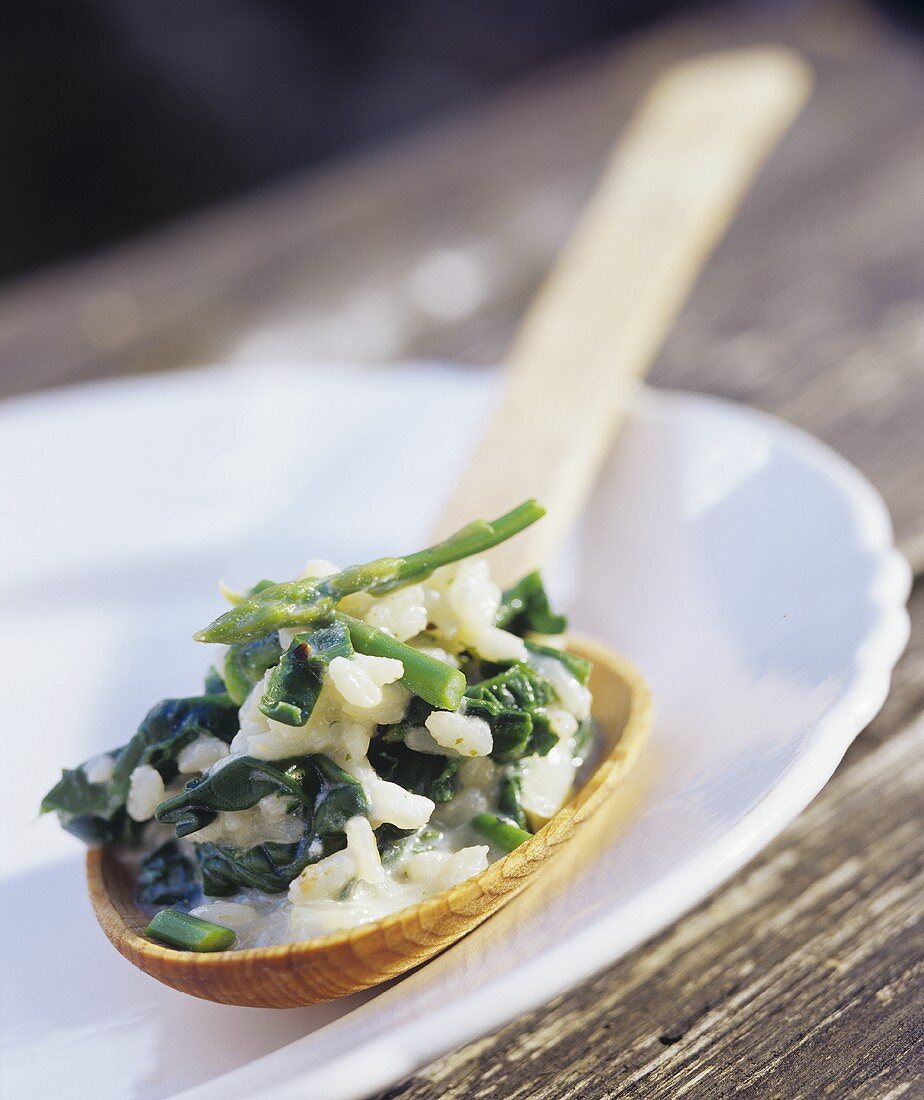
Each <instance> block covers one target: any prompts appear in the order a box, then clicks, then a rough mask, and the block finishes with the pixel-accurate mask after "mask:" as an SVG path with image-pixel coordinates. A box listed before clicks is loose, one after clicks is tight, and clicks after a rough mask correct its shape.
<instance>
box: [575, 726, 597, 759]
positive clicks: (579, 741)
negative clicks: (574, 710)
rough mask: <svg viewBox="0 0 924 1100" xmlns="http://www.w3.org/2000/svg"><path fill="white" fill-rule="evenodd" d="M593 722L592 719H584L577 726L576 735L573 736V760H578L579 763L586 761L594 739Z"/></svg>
mask: <svg viewBox="0 0 924 1100" xmlns="http://www.w3.org/2000/svg"><path fill="white" fill-rule="evenodd" d="M594 732H595V731H594V721H593V718H585V719H584V721H583V722H580V723H579V724H578V728H577V733H575V735H574V742H573V744H574V749H573V751H574V758H575V759H576V760H580V761H581V763H583V762H584V760H586V759H587V756H588V750H589V749H590V747H591V744H592V743H593V737H594Z"/></svg>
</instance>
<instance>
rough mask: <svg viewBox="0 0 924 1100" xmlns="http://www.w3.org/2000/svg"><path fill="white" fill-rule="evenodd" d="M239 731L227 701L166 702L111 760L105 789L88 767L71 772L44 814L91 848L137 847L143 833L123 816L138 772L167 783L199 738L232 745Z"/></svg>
mask: <svg viewBox="0 0 924 1100" xmlns="http://www.w3.org/2000/svg"><path fill="white" fill-rule="evenodd" d="M237 728H238V722H237V708H236V707H235V706H234V704H233V703H232V702H231V700H230V699H229V698H228V696H227V695H224V694H219V695H198V696H193V697H192V698H189V699H165V700H164V701H163V702H161V703H158V704H157V706H156V707H154V708H153V709H152V710H151V711H150V712H149V713H148V714H147V716H146V717H145V719H144V721H143V722H142V723H141V725H140V726H139V727H138V731H137V732H136V733H135V735H134V737H132V739H131V741H129V743H128V744H127V745H124V746H123V747H122V748H120V749H117V750H116V751H115V752H113V753H112V754H111V755H112V756H114V757H115V767H114V768H113V772H112V777H111V779H109V781H108V782H107V783H91V782H90V781H89V780H88V779H87V775H86V772H85V770H84V767H85V766H82V767H80V768H75V769H73V770H67V771H65V772H64V773H63V774H62V776H61V779H60V780H59V782H58V783H57V784H56V785H55V786H54V787H52V789H51V790H50V791H49V792H48V794H46V795H45V797H44V799H43V800H42V807H41V808H42V813H47V812H49V811H50V810H57V811H58V813H59V814H60V817H61V824H62V825H63V826H64V828H65V829H67V830H68V832H70V833H73V834H74V835H75V836H77V837H79V838H80V839H81V840H84V841H86V842H87V843H90V844H128V845H136V844H137V843H138V842H139V840H140V838H141V828H142V827H141V825H140V824H138V823H137V822H135V821H132V819H131V818H130V817H129V816H128V815H127V814H126V812H125V799H126V798H127V796H128V785H129V780H130V778H131V773H132V772H133V771H134V769H135V768H136V767H138V765H139V764H150V765H151V766H152V767H155V768H157V770H158V771H159V772H160V773H161V775H162V776H163V777H164V779H165V780H167V781H169V780H170V779H172V778H173V777H174V776H175V775H176V770H177V769H176V763H175V760H176V757H177V755H178V754H179V752H180V751H181V750H182V749H183V748H185V746H186V745H188V744H189V743H190V742H191V741H194V740H195V739H196V737H198V736H199V734H200V733H206V734H212V735H213V736H215V737H220V738H221V739H222V740H223V741H225V742H230V741H231V739H232V738H233V737H234V735H235V733H237Z"/></svg>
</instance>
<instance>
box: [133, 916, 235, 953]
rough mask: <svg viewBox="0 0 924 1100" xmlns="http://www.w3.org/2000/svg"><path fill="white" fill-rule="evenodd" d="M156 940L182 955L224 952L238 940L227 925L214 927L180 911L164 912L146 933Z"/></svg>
mask: <svg viewBox="0 0 924 1100" xmlns="http://www.w3.org/2000/svg"><path fill="white" fill-rule="evenodd" d="M144 932H145V935H146V936H150V937H151V939H152V940H160V942H161V943H165V944H166V945H167V946H168V947H178V948H180V950H181V951H224V950H225V949H226V948H228V947H230V946H231V944H232V943H234V941H235V939H237V936H236V935H235V933H234V932H233V931H232V930H231V929H230V928H225V926H224V925H223V924H212V922H211V921H207V920H200V919H199V917H193V916H190V914H189V913H181V912H180V911H179V910H178V909H161V911H160V912H159V913H156V914H155V915H154V918H153V919H152V920H151V923H150V924H149V925H148V926H147V928H145V930H144Z"/></svg>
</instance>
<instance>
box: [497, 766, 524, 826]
mask: <svg viewBox="0 0 924 1100" xmlns="http://www.w3.org/2000/svg"><path fill="white" fill-rule="evenodd" d="M521 799H522V783H521V780H520V776H519V775H517V774H513V775H507V776H504V778H503V779H502V780H501V781H500V785H499V787H498V791H497V808H498V809H499V810H500V813H501V817H505V818H507V819H508V820H509V821H512V822H513V824H514V825H516V826H517V827H518V828H520V829H525V830H526V831H527V832H529V831H530V829H529V822H528V821H527V819H526V811H525V810H524V809H523V803H522V801H521Z"/></svg>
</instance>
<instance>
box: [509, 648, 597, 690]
mask: <svg viewBox="0 0 924 1100" xmlns="http://www.w3.org/2000/svg"><path fill="white" fill-rule="evenodd" d="M526 649H527V651H528V652H529V653H534V654H536V653H538V654H542V656H544V657H551V658H552V659H553V660H555V661H558V662H560V663H561V664H563V665H564V666H565V668H566V669H567V670H568V672H570V673H571V675H572V676H573V677H574V678H575V679H576V680H577V682H578V683H579V684H581V685H582V686H583V687H587V685H588V683H589V682H590V674H591V671H592V670H593V665H592V664H591V662H590V661H586V660H585V659H584V658H583V657H578V656H577V654H575V653H568V652H567V650H564V649H556V648H555V647H554V646H550V645H536V644H535V643H533V642H527V643H526Z"/></svg>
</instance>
